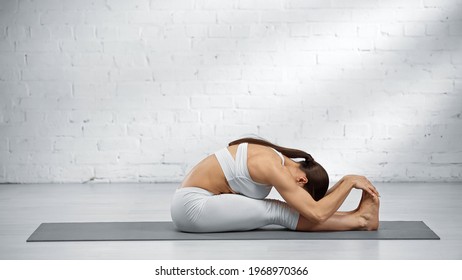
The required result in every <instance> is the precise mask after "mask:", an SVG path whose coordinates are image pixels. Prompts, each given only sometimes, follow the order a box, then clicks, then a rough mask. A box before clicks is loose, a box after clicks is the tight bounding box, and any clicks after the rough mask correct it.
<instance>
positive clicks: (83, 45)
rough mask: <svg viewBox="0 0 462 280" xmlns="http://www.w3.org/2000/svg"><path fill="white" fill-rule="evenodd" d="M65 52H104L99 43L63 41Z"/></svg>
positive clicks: (62, 46) (62, 47)
mask: <svg viewBox="0 0 462 280" xmlns="http://www.w3.org/2000/svg"><path fill="white" fill-rule="evenodd" d="M61 49H62V51H63V52H67V53H73V52H79V53H80V52H102V51H103V45H102V44H101V42H98V41H63V42H62V43H61Z"/></svg>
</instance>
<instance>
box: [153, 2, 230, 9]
mask: <svg viewBox="0 0 462 280" xmlns="http://www.w3.org/2000/svg"><path fill="white" fill-rule="evenodd" d="M150 2H151V6H150V7H151V9H152V10H169V11H171V10H172V9H173V10H175V9H179V10H191V9H193V8H194V4H195V1H193V0H175V1H171V0H151V1H150ZM208 2H212V3H216V1H208V0H200V1H198V3H197V4H198V5H199V6H200V7H204V5H205V4H206V3H208ZM223 5H226V3H219V4H217V6H218V7H221V6H223Z"/></svg>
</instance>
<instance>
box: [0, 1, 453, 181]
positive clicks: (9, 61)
mask: <svg viewBox="0 0 462 280" xmlns="http://www.w3.org/2000/svg"><path fill="white" fill-rule="evenodd" d="M251 133H255V134H259V135H261V136H263V137H265V138H267V139H269V140H271V141H274V142H276V143H279V144H281V145H287V146H294V147H297V148H301V149H305V150H307V151H309V152H311V153H312V155H313V156H314V157H315V158H316V159H318V160H319V161H320V162H321V163H323V165H324V166H325V167H326V169H327V170H328V172H329V173H330V175H331V177H332V179H333V180H336V179H338V178H339V177H340V176H342V175H343V174H347V173H358V174H365V175H366V176H369V177H371V178H372V179H373V180H374V181H440V180H441V181H460V180H461V178H462V1H460V0H444V1H442V0H406V1H401V0H399V1H398V0H396V1H391V0H355V1H353V0H331V1H329V0H229V1H210V0H136V1H124V0H80V1H74V0H1V1H0V183H1V182H14V183H16V182H19V183H21V182H87V181H96V182H127V181H129V182H156V181H172V182H173V181H179V180H181V178H182V177H183V176H184V175H185V172H187V171H188V170H189V169H190V168H191V167H192V166H193V165H194V164H195V163H197V162H198V161H199V160H200V159H201V158H202V157H204V156H205V155H207V154H208V153H211V152H214V151H215V150H217V149H219V148H221V147H222V146H223V145H225V144H226V143H227V142H228V141H230V140H232V139H235V138H237V137H240V136H243V135H248V134H251Z"/></svg>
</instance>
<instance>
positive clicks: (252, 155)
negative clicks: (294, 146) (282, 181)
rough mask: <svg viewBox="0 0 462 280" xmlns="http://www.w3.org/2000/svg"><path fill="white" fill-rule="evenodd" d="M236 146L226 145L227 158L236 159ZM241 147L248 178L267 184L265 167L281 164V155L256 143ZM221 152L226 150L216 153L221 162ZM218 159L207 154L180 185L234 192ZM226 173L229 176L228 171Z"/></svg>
mask: <svg viewBox="0 0 462 280" xmlns="http://www.w3.org/2000/svg"><path fill="white" fill-rule="evenodd" d="M241 145H242V144H241ZM245 145H247V143H245ZM238 147H239V145H232V146H229V147H227V150H228V151H229V154H230V155H231V157H232V159H231V158H230V159H229V160H231V161H236V155H238V156H241V155H239V154H238ZM241 149H242V150H243V152H245V154H244V155H242V156H244V157H246V165H247V166H245V167H246V169H248V174H249V175H250V178H249V179H250V180H251V181H253V182H254V183H256V184H257V185H269V184H268V180H267V177H268V174H267V168H265V167H266V166H268V164H279V165H281V164H282V162H284V160H281V155H278V154H277V153H276V152H275V150H273V149H272V148H269V147H266V146H262V145H256V144H248V146H247V149H246V150H244V149H243V146H241ZM223 152H226V151H223V150H221V153H220V154H221V156H220V155H218V156H219V157H220V161H222V163H223V161H224V160H225V159H226V158H225V155H223V154H224V153H223ZM223 158H225V159H223ZM283 159H284V158H283ZM220 161H219V160H218V159H217V156H216V155H215V154H212V155H210V156H208V157H207V158H205V159H204V160H202V161H201V162H199V163H198V164H197V165H196V166H195V167H194V168H193V169H192V170H191V171H190V173H189V174H188V175H187V176H186V178H185V180H184V181H183V183H182V184H181V187H200V188H203V189H205V190H207V191H210V192H212V193H214V194H220V193H236V192H235V191H233V189H232V187H231V186H230V185H229V183H228V181H227V179H226V176H225V172H224V171H223V169H222V166H221V165H220ZM239 161H240V158H238V162H237V164H239V163H240V162H239ZM225 168H226V167H225ZM226 173H227V174H228V178H229V172H226ZM232 184H233V185H234V186H236V184H235V183H234V182H232ZM241 185H242V183H241ZM260 193H261V191H260Z"/></svg>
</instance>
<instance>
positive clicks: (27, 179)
mask: <svg viewBox="0 0 462 280" xmlns="http://www.w3.org/2000/svg"><path fill="white" fill-rule="evenodd" d="M5 175H6V181H7V182H16V183H42V182H50V167H49V166H46V165H45V166H43V165H25V164H15V165H10V166H6V168H5Z"/></svg>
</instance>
